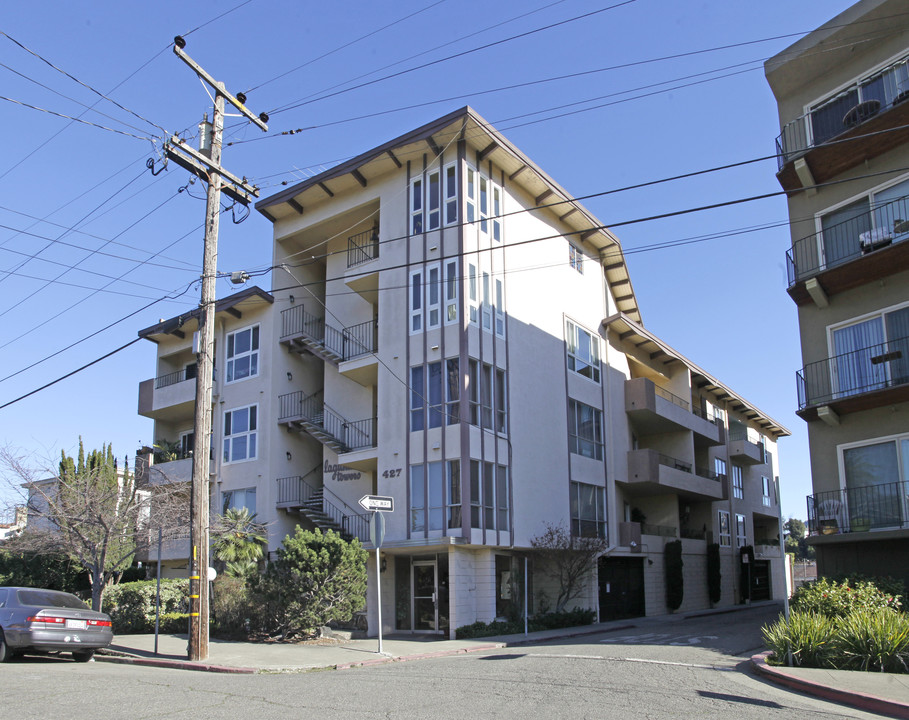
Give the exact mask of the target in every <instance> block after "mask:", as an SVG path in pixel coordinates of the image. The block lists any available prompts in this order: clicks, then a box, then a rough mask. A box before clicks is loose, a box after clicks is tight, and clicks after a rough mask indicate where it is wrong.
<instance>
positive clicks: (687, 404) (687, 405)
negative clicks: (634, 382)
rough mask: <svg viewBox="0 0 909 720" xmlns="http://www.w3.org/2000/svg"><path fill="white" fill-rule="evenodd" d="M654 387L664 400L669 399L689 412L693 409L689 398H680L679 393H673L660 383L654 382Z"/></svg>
mask: <svg viewBox="0 0 909 720" xmlns="http://www.w3.org/2000/svg"><path fill="white" fill-rule="evenodd" d="M653 388H654V392H655V393H656V394H657V395H659V396H660V397H661V398H663V399H664V400H668V401H669V402H671V403H672V404H673V405H678V406H679V407H680V408H682V409H683V410H688V411H689V412H690V411H691V403H690V402H688V401H687V400H684V399H682V398H680V397H679V396H678V395H673V394H672V393H671V392H669V391H668V390H665V389H663V388H661V387H660V386H659V385H656V384H654V386H653Z"/></svg>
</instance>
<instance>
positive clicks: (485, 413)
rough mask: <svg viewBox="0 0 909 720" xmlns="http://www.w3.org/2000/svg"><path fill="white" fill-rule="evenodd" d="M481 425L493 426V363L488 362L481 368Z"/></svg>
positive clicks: (484, 426)
mask: <svg viewBox="0 0 909 720" xmlns="http://www.w3.org/2000/svg"><path fill="white" fill-rule="evenodd" d="M480 426H481V427H482V428H484V429H488V428H491V427H492V365H487V364H486V363H483V365H482V366H481V368H480Z"/></svg>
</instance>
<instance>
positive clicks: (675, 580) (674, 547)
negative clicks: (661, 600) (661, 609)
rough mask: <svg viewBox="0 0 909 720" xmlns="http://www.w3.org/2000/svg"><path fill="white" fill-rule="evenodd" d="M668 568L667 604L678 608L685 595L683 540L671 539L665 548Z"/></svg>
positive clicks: (674, 608) (675, 608) (666, 567)
mask: <svg viewBox="0 0 909 720" xmlns="http://www.w3.org/2000/svg"><path fill="white" fill-rule="evenodd" d="M663 554H664V556H665V570H666V605H667V607H668V608H669V609H670V610H678V609H679V608H680V607H681V605H682V599H683V598H684V597H685V577H684V575H683V574H682V541H681V540H671V541H670V542H668V543H666V547H665V548H663Z"/></svg>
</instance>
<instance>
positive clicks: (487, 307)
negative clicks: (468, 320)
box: [482, 272, 492, 331]
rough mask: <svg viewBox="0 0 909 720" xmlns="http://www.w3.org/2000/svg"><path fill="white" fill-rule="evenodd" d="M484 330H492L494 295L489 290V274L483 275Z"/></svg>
mask: <svg viewBox="0 0 909 720" xmlns="http://www.w3.org/2000/svg"><path fill="white" fill-rule="evenodd" d="M482 313H483V329H484V330H489V331H491V330H492V294H491V293H490V288H489V273H488V272H484V273H483V310H482Z"/></svg>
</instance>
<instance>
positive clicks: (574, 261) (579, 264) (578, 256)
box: [568, 242, 584, 275]
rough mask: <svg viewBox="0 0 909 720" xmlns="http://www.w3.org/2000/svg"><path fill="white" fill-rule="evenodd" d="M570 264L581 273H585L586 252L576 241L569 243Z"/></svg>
mask: <svg viewBox="0 0 909 720" xmlns="http://www.w3.org/2000/svg"><path fill="white" fill-rule="evenodd" d="M568 264H569V265H571V267H573V268H574V269H575V270H577V271H578V272H579V273H581V275H583V274H584V253H582V252H581V250H580V249H579V248H578V246H577V245H575V244H574V243H571V242H570V243H568Z"/></svg>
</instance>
